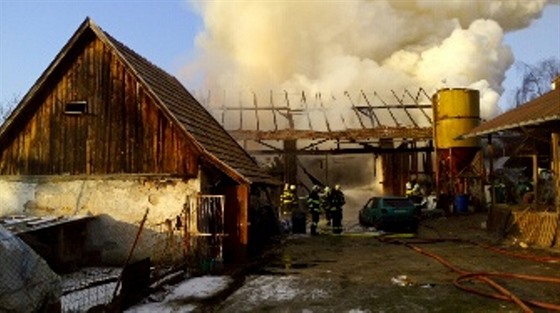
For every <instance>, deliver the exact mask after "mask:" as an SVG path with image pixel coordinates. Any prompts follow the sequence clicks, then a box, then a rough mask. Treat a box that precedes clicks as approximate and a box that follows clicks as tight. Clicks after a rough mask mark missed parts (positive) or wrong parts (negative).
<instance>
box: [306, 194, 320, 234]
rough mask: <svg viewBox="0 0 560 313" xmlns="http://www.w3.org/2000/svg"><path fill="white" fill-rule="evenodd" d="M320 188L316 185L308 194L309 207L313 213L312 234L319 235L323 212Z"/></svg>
mask: <svg viewBox="0 0 560 313" xmlns="http://www.w3.org/2000/svg"><path fill="white" fill-rule="evenodd" d="M320 190H321V188H320V187H319V186H317V185H315V186H313V188H312V189H311V192H310V193H309V195H308V196H307V208H308V210H309V212H310V213H311V235H317V225H318V224H319V216H320V214H321V198H320V196H319V191H320Z"/></svg>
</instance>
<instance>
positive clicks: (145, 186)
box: [0, 178, 200, 264]
mask: <svg viewBox="0 0 560 313" xmlns="http://www.w3.org/2000/svg"><path fill="white" fill-rule="evenodd" d="M199 191H200V179H192V180H189V181H183V180H181V179H163V180H159V179H155V180H148V179H139V178H138V179H134V178H132V179H123V180H114V179H112V180H108V179H104V180H101V179H100V180H65V181H48V182H42V181H37V182H20V181H7V180H1V179H0V216H4V215H8V214H20V213H21V214H29V215H38V216H45V215H48V216H60V215H64V216H76V215H77V216H83V215H93V216H96V217H97V218H95V219H94V220H93V221H91V222H89V226H88V230H87V231H88V234H87V243H86V247H87V249H88V250H92V249H93V250H98V251H100V253H101V258H102V260H103V261H104V262H108V263H112V264H119V263H122V262H124V260H126V257H127V256H128V253H129V250H130V248H131V246H132V243H133V241H134V238H135V236H136V233H137V230H138V226H139V225H140V222H141V220H142V218H143V216H144V214H145V213H146V209H149V213H148V218H147V221H146V224H145V228H144V230H143V232H142V235H141V237H140V239H141V244H140V245H138V247H137V249H136V250H135V253H134V255H133V256H134V257H133V259H140V258H143V257H148V256H149V257H151V258H152V259H153V260H155V261H158V262H163V261H170V260H171V259H174V258H178V257H180V256H182V250H181V249H182V247H183V245H182V240H181V237H182V231H178V230H173V226H174V225H175V221H176V217H177V216H178V215H180V214H181V212H182V210H183V206H184V204H185V202H186V199H187V197H188V196H189V195H196V194H197V193H198V192H199Z"/></svg>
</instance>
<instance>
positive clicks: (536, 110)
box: [462, 88, 560, 138]
mask: <svg viewBox="0 0 560 313" xmlns="http://www.w3.org/2000/svg"><path fill="white" fill-rule="evenodd" d="M554 121H556V122H560V89H558V88H556V89H554V90H551V91H550V92H548V93H546V94H544V95H542V96H540V97H538V98H535V99H533V100H531V101H529V102H527V103H525V104H523V105H521V106H519V107H517V108H515V109H512V110H510V111H507V112H505V113H504V114H501V115H499V116H497V117H495V118H494V119H491V120H489V121H487V122H484V123H482V124H480V125H479V126H477V127H475V128H473V129H472V130H471V131H470V132H469V133H467V134H465V135H463V136H462V137H464V138H469V137H476V136H484V135H489V134H492V133H496V132H500V131H507V130H515V129H519V128H521V127H529V126H537V125H541V124H543V123H548V122H554Z"/></svg>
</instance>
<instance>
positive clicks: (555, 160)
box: [550, 133, 560, 213]
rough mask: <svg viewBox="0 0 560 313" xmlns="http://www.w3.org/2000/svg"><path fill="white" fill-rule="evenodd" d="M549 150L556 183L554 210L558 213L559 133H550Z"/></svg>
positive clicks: (559, 193)
mask: <svg viewBox="0 0 560 313" xmlns="http://www.w3.org/2000/svg"><path fill="white" fill-rule="evenodd" d="M550 139H551V140H550V142H551V145H552V147H551V152H552V165H551V168H552V172H553V174H554V179H555V185H556V199H555V200H554V203H555V204H556V212H558V213H560V133H552V134H551V135H550Z"/></svg>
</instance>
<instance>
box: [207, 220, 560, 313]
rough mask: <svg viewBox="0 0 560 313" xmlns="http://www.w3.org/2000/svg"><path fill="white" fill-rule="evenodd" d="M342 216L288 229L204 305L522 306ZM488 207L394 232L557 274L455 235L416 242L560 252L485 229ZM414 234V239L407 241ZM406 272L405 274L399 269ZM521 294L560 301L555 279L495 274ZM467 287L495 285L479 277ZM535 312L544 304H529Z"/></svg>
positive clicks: (437, 247)
mask: <svg viewBox="0 0 560 313" xmlns="http://www.w3.org/2000/svg"><path fill="white" fill-rule="evenodd" d="M356 221H357V219H356V216H351V217H348V216H347V217H345V221H344V225H345V228H346V232H345V233H344V234H343V235H341V236H340V235H332V234H330V233H329V232H328V230H327V229H326V228H325V227H326V225H324V221H323V222H322V227H323V231H324V233H323V234H322V235H319V236H310V235H301V234H300V235H291V236H288V237H287V238H285V240H284V241H283V242H282V244H279V245H277V246H275V247H274V248H272V249H270V250H269V251H267V253H265V254H264V255H263V256H262V258H260V259H259V261H260V262H257V263H256V264H255V265H253V266H251V267H249V268H248V269H247V270H246V272H245V274H246V275H244V276H243V279H242V280H241V281H239V283H238V284H236V286H235V288H234V289H232V290H230V291H229V292H228V293H227V295H226V296H224V297H223V299H221V300H220V301H213V302H212V303H207V304H208V305H206V306H204V308H203V309H201V311H205V312H354V313H358V312H520V311H522V310H521V308H520V307H519V306H518V305H516V304H514V303H511V302H508V301H502V300H496V299H492V298H488V297H484V296H480V295H476V294H473V293H469V292H466V291H463V290H460V289H458V288H457V287H455V286H454V285H453V281H454V279H456V278H457V277H458V276H459V273H457V272H456V271H454V270H452V269H450V268H449V267H446V266H444V265H443V264H442V263H440V262H438V261H437V260H436V259H434V258H432V257H430V256H427V255H424V254H422V253H420V252H418V251H415V250H414V249H413V247H412V246H407V245H403V244H396V243H387V242H385V241H383V240H379V238H380V237H376V236H375V235H377V233H375V232H372V231H371V230H370V229H365V228H362V227H360V226H359V225H357V223H356ZM485 221H486V214H484V213H472V214H464V215H451V216H447V217H437V218H432V219H427V220H424V221H423V222H422V223H421V226H420V228H419V230H418V234H417V236H416V238H415V239H410V238H408V239H407V238H404V239H403V238H402V237H401V238H399V240H404V241H406V242H408V243H410V244H412V245H413V246H414V247H417V248H419V249H421V250H422V251H426V252H429V253H433V254H436V255H437V256H439V257H441V258H442V259H443V260H446V261H447V262H449V263H450V264H452V266H455V267H457V268H458V269H457V270H463V271H466V272H506V273H516V274H526V275H542V276H549V277H560V264H559V263H540V262H535V261H533V260H528V259H520V258H513V257H511V256H508V255H504V254H501V253H496V252H493V251H490V250H487V249H484V248H482V247H481V246H478V245H475V244H472V243H468V242H457V241H443V242H434V243H425V242H418V239H426V238H431V239H434V238H440V239H441V238H464V239H468V240H472V241H475V242H480V243H485V244H491V245H493V246H496V247H500V248H504V249H508V250H509V251H513V252H516V253H521V254H524V255H546V256H551V255H552V256H556V257H559V256H560V254H558V253H557V252H558V251H554V250H546V249H538V248H532V247H529V248H525V249H524V248H521V247H519V246H518V245H517V246H512V245H511V244H509V243H508V242H507V241H504V240H502V239H501V238H498V237H495V236H493V235H492V234H490V233H489V232H487V231H486V230H485V229H484V228H483V226H484V222H485ZM411 240H414V241H412V242H411ZM403 275H404V276H406V279H404V276H403ZM493 279H494V281H496V282H498V283H499V284H500V285H502V286H503V287H505V288H507V289H508V290H510V291H511V292H513V293H514V294H516V295H517V296H519V297H521V298H523V299H530V300H538V301H541V302H547V303H554V304H556V305H560V285H558V284H552V283H535V282H529V281H522V280H515V279H504V278H493ZM464 285H465V286H467V287H472V288H475V289H477V290H480V291H484V292H494V291H493V290H491V289H489V288H488V287H485V286H486V285H484V284H483V283H481V282H479V281H476V280H475V281H467V282H465V283H464ZM531 309H533V310H535V312H545V310H541V309H538V308H536V307H531Z"/></svg>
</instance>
